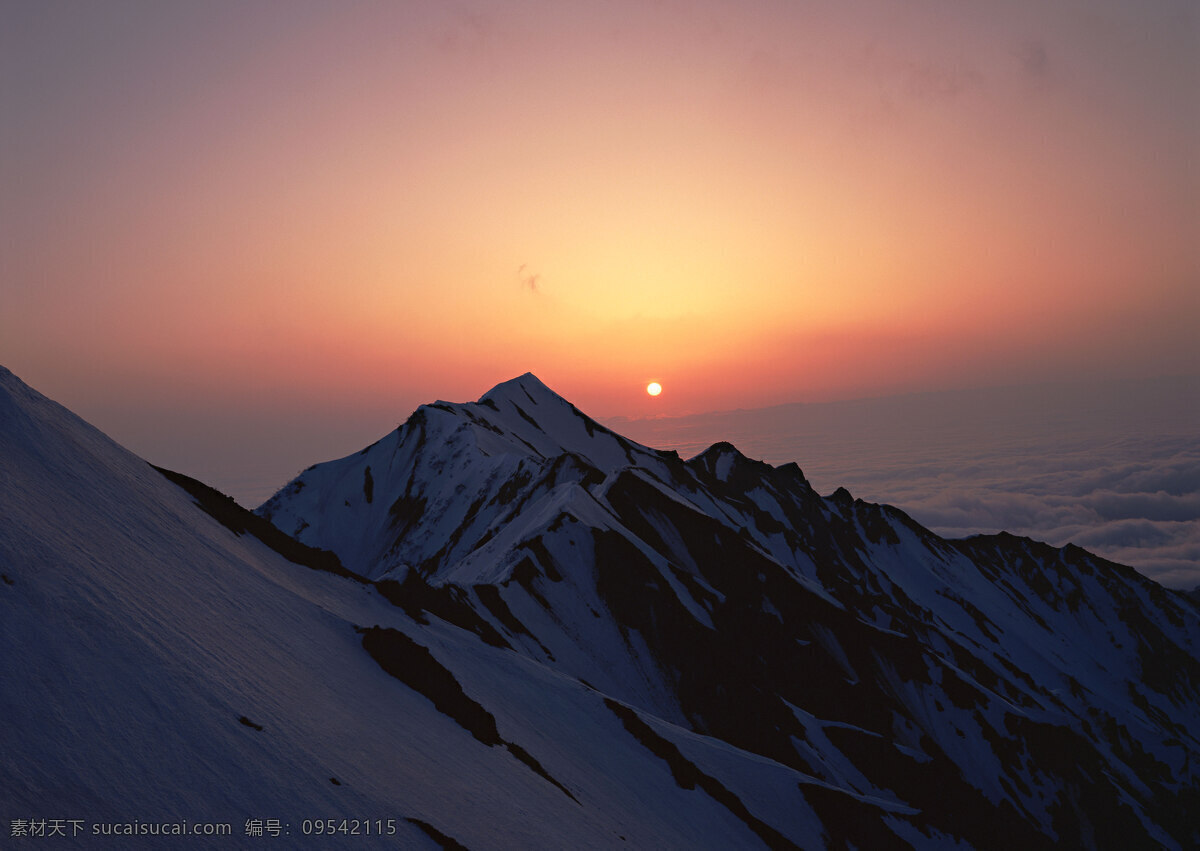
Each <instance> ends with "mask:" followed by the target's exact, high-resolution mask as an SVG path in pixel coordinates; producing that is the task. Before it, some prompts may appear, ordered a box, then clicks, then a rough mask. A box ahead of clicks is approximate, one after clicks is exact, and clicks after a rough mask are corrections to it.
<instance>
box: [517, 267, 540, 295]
mask: <svg viewBox="0 0 1200 851" xmlns="http://www.w3.org/2000/svg"><path fill="white" fill-rule="evenodd" d="M541 279H542V276H541V274H540V273H539V274H534V273H533V272H530V271H529V267H528V266H527V265H526V264H525V263H522V264H521V265H520V266H518V267H517V280H518V281H520V282H521V287H522V289H526V290H528V291H529V292H531V293H533V294H534V295H540V294H541V292H542V291H541V289H540V288H539V286H538V283H539V282H540V281H541Z"/></svg>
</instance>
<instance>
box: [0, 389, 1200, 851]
mask: <svg viewBox="0 0 1200 851" xmlns="http://www.w3.org/2000/svg"><path fill="white" fill-rule="evenodd" d="M531 379H532V380H536V379H535V378H534V377H533V376H531V375H526V376H520V377H519V378H518V379H514V381H513V382H506V383H505V384H504V385H499V386H498V388H496V389H495V390H494V391H489V393H488V394H484V396H483V397H481V399H480V401H478V402H475V403H463V404H459V403H448V402H436V403H433V404H431V405H427V406H422V408H419V409H418V410H417V411H416V412H414V414H413V416H412V417H410V418H409V420H408V421H407V422H406V423H405V424H404V425H402V426H401V427H400V428H399V429H397V430H395V431H393V432H391V433H389V434H388V435H385V436H384V437H383V438H382V439H381V440H379V441H377V442H376V443H374V444H372V445H370V446H368V447H366V448H364V449H363V450H362V451H360V452H358V453H355V454H354V455H350V456H347V457H345V458H342V459H337V460H335V461H330V462H325V463H323V464H318V465H314V467H311V468H309V469H308V470H306V471H305V472H304V473H302V474H301V476H299V477H298V478H297V479H296V480H295V481H293V482H292V483H289V485H287V486H285V488H283V489H282V490H281V491H280V492H279V493H278V494H276V496H275V497H273V498H272V499H271V500H269V501H268V502H267V503H265V504H264V506H262V507H261V508H260V509H259V520H257V521H255V520H251V519H250V517H248V516H247V514H246V512H245V511H244V509H241V508H240V507H239V506H236V504H234V503H232V501H230V500H227V498H226V499H224V500H223V499H222V498H221V495H220V494H219V493H217V492H215V491H212V489H210V488H207V487H206V486H204V485H202V484H201V483H197V482H195V481H194V480H189V479H187V478H186V477H180V476H178V474H171V473H169V471H159V472H155V470H154V469H152V468H151V467H150V465H148V464H146V463H145V462H144V461H142V460H141V459H138V458H137V457H136V456H133V455H132V454H131V453H128V452H126V451H125V450H123V449H121V448H120V447H119V446H117V445H116V444H115V443H113V442H112V441H109V440H108V439H107V438H105V437H104V436H103V435H102V434H100V433H99V432H97V431H95V430H94V429H92V428H91V427H90V426H87V425H86V424H85V423H83V421H82V420H78V418H76V417H74V416H73V415H70V414H69V412H66V410H65V409H63V408H61V407H60V406H56V405H54V404H53V403H48V401H49V400H45V399H44V397H41V396H40V395H39V394H37V393H36V391H33V390H31V389H29V388H27V387H25V386H24V385H23V384H20V383H19V380H18V379H16V378H15V376H11V373H7V374H6V373H3V372H0V460H2V461H3V466H2V467H0V471H3V473H4V475H2V476H0V506H3V508H4V516H5V517H6V522H5V523H4V524H2V525H0V561H2V562H3V564H4V565H5V569H4V571H3V573H4V577H5V584H4V585H3V586H0V635H2V636H3V639H4V646H5V647H6V648H9V650H10V652H9V653H7V654H4V656H5V658H4V659H3V660H2V661H0V666H2V670H0V673H2V674H3V681H4V682H6V683H10V684H19V686H18V687H17V688H12V687H9V688H6V689H5V690H3V693H2V694H0V703H3V705H2V706H0V710H2V711H3V712H4V713H5V717H6V718H8V719H10V720H9V725H8V727H7V728H6V730H5V731H4V732H3V733H0V745H3V752H4V753H6V754H7V755H8V762H7V763H6V765H7V766H8V768H9V770H10V772H11V774H10V776H11V777H13V782H12V783H9V784H6V791H4V792H3V793H2V794H0V803H3V804H4V805H5V809H6V811H17V812H29V813H30V814H31V815H32V814H35V813H36V808H37V806H38V803H37V802H38V801H41V800H50V801H53V802H55V803H56V804H57V805H58V806H59V807H60V808H68V809H69V808H72V807H74V808H77V810H78V811H79V812H83V811H84V810H85V809H86V810H87V813H88V814H92V813H101V812H120V810H121V808H122V805H123V806H124V807H126V808H129V807H130V806H133V804H131V803H130V802H133V801H141V806H143V807H145V808H146V816H145V818H146V820H149V818H153V817H160V816H164V815H174V816H178V817H185V814H187V813H188V812H189V809H188V808H189V807H192V809H191V811H190V812H191V815H190V818H192V819H193V820H195V819H197V817H198V816H197V812H198V810H200V809H203V810H204V811H205V812H207V813H210V814H219V813H221V812H225V813H231V812H232V813H239V814H241V815H244V816H246V817H247V818H248V817H250V816H251V815H252V814H254V813H258V814H259V815H260V816H261V815H264V814H266V813H269V812H277V813H283V814H290V815H291V816H292V817H297V818H298V815H299V814H300V813H302V812H308V813H310V814H311V813H313V812H316V811H318V810H322V809H323V810H328V811H340V812H347V807H350V808H352V809H357V811H358V812H384V811H387V812H392V813H396V815H397V817H398V819H399V821H400V822H401V823H400V824H399V826H398V827H397V831H398V834H397V835H398V836H400V837H401V840H400V841H402V842H404V843H406V844H408V845H411V846H412V847H426V846H423V845H422V843H426V844H427V843H430V842H436V841H438V840H436V836H441V837H444V838H446V839H449V840H451V841H455V842H459V843H462V844H464V845H466V846H468V847H495V846H504V847H514V846H516V845H521V846H523V847H567V846H570V847H618V846H624V845H625V844H626V841H628V842H631V843H633V844H635V845H636V846H639V847H667V846H671V847H680V846H688V847H730V846H739V847H740V846H753V845H755V844H763V845H766V846H769V847H804V848H816V847H848V846H849V845H851V844H853V845H855V846H856V847H867V846H871V847H881V846H883V847H908V846H912V847H919V848H924V847H962V846H963V845H966V846H970V847H979V848H1009V847H1012V846H1013V845H1014V844H1018V843H1019V844H1020V845H1021V846H1022V847H1033V848H1037V847H1047V848H1049V847H1055V846H1057V845H1062V844H1071V845H1076V846H1079V847H1102V848H1104V847H1112V848H1118V847H1120V848H1127V847H1179V848H1182V847H1188V846H1190V845H1193V844H1195V843H1196V842H1197V841H1200V825H1198V824H1197V822H1196V817H1195V814H1196V813H1197V812H1200V785H1198V784H1197V780H1196V777H1195V775H1194V769H1193V768H1192V764H1193V763H1192V757H1194V756H1196V755H1197V754H1200V741H1198V740H1197V734H1196V733H1195V732H1194V731H1196V730H1200V708H1198V707H1200V693H1198V689H1200V652H1198V650H1200V608H1198V607H1197V605H1196V604H1195V603H1194V602H1192V601H1191V600H1189V599H1188V598H1186V597H1185V596H1184V595H1181V594H1175V593H1172V592H1169V591H1167V590H1165V589H1163V588H1161V587H1160V586H1157V585H1155V584H1154V583H1153V582H1151V581H1149V580H1147V579H1145V578H1144V577H1141V576H1140V575H1139V574H1137V573H1136V572H1135V571H1132V570H1131V569H1129V568H1124V567H1121V566H1119V565H1112V564H1111V563H1108V562H1105V561H1104V560H1103V559H1099V558H1097V557H1095V556H1093V555H1091V554H1090V553H1087V552H1085V551H1083V550H1080V549H1078V548H1072V547H1066V548H1062V549H1057V548H1054V547H1050V546H1048V545H1044V544H1039V543H1037V542H1035V541H1030V540H1029V539H1022V538H1017V537H1015V536H1008V535H1003V534H1001V535H994V536H979V537H976V538H970V539H965V540H962V541H946V540H943V539H941V538H938V537H937V536H936V535H934V534H933V533H932V532H929V531H928V530H926V529H924V528H923V527H921V526H920V525H919V524H917V523H916V522H914V521H913V520H912V519H911V518H909V517H908V516H907V515H905V514H904V513H903V512H902V511H899V510H898V509H895V508H891V507H889V506H878V505H873V504H871V503H867V502H863V501H862V500H857V499H855V498H854V497H853V496H851V495H850V494H849V492H847V491H845V490H844V489H839V490H837V491H835V492H834V493H833V494H831V495H829V496H828V497H822V496H820V495H818V494H817V493H816V492H815V491H813V489H812V488H811V486H809V484H808V482H807V481H806V480H805V479H804V476H803V473H802V472H801V470H800V467H799V466H798V465H796V464H794V463H793V464H784V465H780V466H779V467H773V466H771V465H768V464H764V463H763V462H760V461H755V460H753V459H750V458H747V457H746V456H744V455H742V454H741V453H740V452H738V451H737V450H736V449H735V448H734V447H733V446H732V445H730V444H723V443H717V444H714V445H713V446H711V447H709V449H707V450H705V451H704V452H702V453H700V454H699V455H697V456H695V457H693V458H691V459H687V460H684V459H681V458H680V457H679V456H678V455H677V454H675V453H665V452H659V451H657V450H653V449H649V448H647V447H644V446H641V445H639V444H636V443H635V442H633V441H629V440H627V439H625V438H623V437H621V436H620V435H617V434H616V433H615V432H611V431H609V430H608V429H603V427H600V428H597V427H595V425H594V421H591V420H590V418H588V417H587V416H586V415H585V414H583V413H582V412H580V411H578V410H577V409H575V408H574V406H573V405H571V404H570V403H569V402H567V401H566V400H565V399H563V398H562V397H560V396H558V395H557V394H554V393H553V391H551V390H550V389H549V388H546V387H545V385H542V384H541V382H537V385H534V384H532V383H531ZM589 422H591V423H593V426H592V427H590V428H589ZM160 473H161V475H160ZM267 517H270V518H271V519H272V520H273V521H274V522H275V523H277V524H278V525H279V527H280V528H281V529H282V532H283V533H287V534H288V535H290V534H291V533H295V536H296V538H297V539H298V543H296V544H295V545H294V546H293V544H290V543H287V542H288V541H291V540H292V538H290V537H274V535H275V533H272V532H271V531H270V527H267V526H264V525H262V523H264V522H265V518H267ZM272 538H273V539H274V545H272V544H271V541H270V540H267V539H272ZM293 556H294V558H293ZM306 562H311V563H306ZM311 567H317V568H318V569H317V570H311V569H309V568H311ZM324 568H328V569H324ZM26 668H28V669H29V670H39V671H56V672H58V676H57V677H48V676H41V677H34V678H32V679H31V678H29V677H28V676H27V675H26ZM139 672H140V673H139ZM139 677H140V679H139ZM118 719H119V720H118ZM489 719H490V720H489ZM159 747H162V748H167V749H169V750H170V751H171V752H172V753H177V754H182V755H184V756H183V758H181V759H180V760H176V761H174V762H170V763H167V764H164V763H163V762H162V760H161V759H160V758H159V757H158V748H159ZM122 748H124V749H125V750H124V751H122ZM67 754H71V756H70V757H69V758H68V756H67ZM189 760H190V763H189ZM188 764H196V765H201V766H204V768H203V769H202V770H200V771H198V772H197V773H195V774H192V775H189V773H188V772H187V771H186V770H185V766H186V765H188ZM55 789H59V790H67V791H59V792H57V793H56V792H54V791H53V790H55ZM152 790H153V791H152ZM564 793H565V794H564ZM122 802H125V803H124V804H122ZM189 802H190V803H189ZM298 825H299V821H298V820H297V821H296V822H295V824H293V828H294V829H296V828H297V827H298ZM426 828H428V830H427V829H426ZM431 831H432V832H431ZM431 837H434V838H433V839H431ZM293 838H294V839H295V840H296V841H302V840H303V836H297V835H295V834H293ZM93 844H96V847H110V846H108V845H105V844H103V843H102V842H100V841H99V840H97V841H96V842H95V843H93ZM368 844H370V843H369V842H368ZM378 844H380V845H383V844H384V842H383V841H380V842H379V843H378ZM114 847H115V846H114ZM151 847H154V846H151ZM161 847H170V846H169V845H167V844H163V845H162V846H161Z"/></svg>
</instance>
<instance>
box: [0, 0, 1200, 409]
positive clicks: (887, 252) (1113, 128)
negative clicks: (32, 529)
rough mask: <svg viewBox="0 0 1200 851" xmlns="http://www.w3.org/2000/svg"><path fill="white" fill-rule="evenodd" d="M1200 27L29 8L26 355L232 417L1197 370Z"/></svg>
mask: <svg viewBox="0 0 1200 851" xmlns="http://www.w3.org/2000/svg"><path fill="white" fill-rule="evenodd" d="M1131 34H1136V37H1134V36H1132V35H1131ZM1198 40H1200V18H1198V16H1197V15H1196V14H1195V9H1194V8H1193V4H1191V3H1190V2H1188V0H1162V2H1157V3H1154V4H1149V5H1148V4H1144V3H1138V2H1136V0H1064V2H1063V3H1059V4H1055V5H1053V6H1050V7H1048V6H1046V5H1045V4H1043V3H1039V2H1036V0H1017V2H1013V3H1007V4H1004V6H1003V7H1000V6H996V7H992V6H989V5H974V6H969V7H967V6H964V7H955V8H953V9H946V8H941V7H938V6H933V5H929V4H923V3H915V4H914V3H909V4H899V5H897V4H895V3H892V2H890V0H863V2H861V3H855V4H844V3H815V4H799V5H797V4H777V3H770V2H767V0H750V2H745V3H738V4H729V3H725V2H719V0H697V2H695V3H688V4H669V3H668V4H644V3H637V2H630V0H616V1H615V2H612V3H606V4H571V3H566V4H562V3H544V2H541V0H520V1H519V2H512V3H497V2H494V0H466V2H464V3H460V4H454V5H452V6H447V5H445V4H436V3H419V2H397V3H388V4H365V5H364V4H359V5H355V6H354V7H353V8H352V9H347V8H346V7H345V6H344V4H340V3H334V2H330V0H295V2H292V3H289V4H288V7H287V14H286V15H282V14H280V13H279V10H278V9H277V8H276V7H275V5H274V4H270V3H249V4H247V3H234V2H229V0H204V2H199V0H184V1H183V2H175V3H170V4H147V3H142V2H138V1H137V0H113V2H109V3H103V4H74V5H67V6H62V5H58V4H45V3H36V2H28V0H16V2H10V3H5V4H3V6H0V112H2V113H3V114H4V116H5V119H6V120H5V127H6V132H5V134H4V136H3V138H2V139H0V154H2V155H0V182H2V183H3V185H4V186H5V191H4V192H3V193H0V230H3V232H4V233H5V234H6V236H7V237H8V239H7V241H6V243H5V245H4V247H3V249H2V251H3V274H2V275H0V303H2V304H3V305H4V310H3V311H2V312H0V362H4V363H8V364H10V366H11V368H13V369H14V370H16V371H17V372H18V373H19V374H22V375H26V376H28V377H29V379H30V380H31V382H32V383H34V384H36V385H37V386H39V387H44V388H47V389H48V390H49V391H50V392H52V393H53V394H54V395H55V396H56V397H59V398H64V399H69V400H71V402H72V404H73V405H75V406H76V407H78V408H82V409H85V410H88V411H89V412H92V413H93V416H95V415H99V416H101V417H105V418H110V419H113V420H116V419H118V418H119V417H118V415H117V414H116V413H115V412H116V411H125V412H130V413H133V412H140V415H141V416H143V417H145V416H149V415H151V413H152V412H154V411H161V410H164V409H171V410H176V411H186V412H187V413H188V416H189V417H190V419H191V420H193V421H194V423H195V425H196V427H197V428H200V429H207V430H208V431H212V432H224V431H229V430H231V429H232V430H233V431H234V432H236V431H237V429H236V428H234V427H233V425H232V422H233V420H234V419H235V418H237V417H240V418H241V419H242V420H244V421H251V422H258V423H265V422H266V421H267V420H270V419H271V418H273V417H275V418H286V417H290V416H300V415H303V414H304V413H305V412H307V411H311V410H314V409H322V408H325V407H332V408H338V409H341V410H347V411H349V410H353V411H357V412H358V413H359V415H367V412H371V413H370V415H371V416H374V417H375V418H376V421H377V422H378V421H382V420H383V419H384V418H385V417H392V416H395V415H396V414H395V412H397V411H399V410H400V409H402V408H405V407H408V408H410V409H411V408H412V407H415V406H416V405H418V404H420V403H422V402H425V401H427V400H429V399H430V398H434V397H436V396H438V395H442V396H448V397H450V398H474V394H477V393H478V388H479V387H481V386H483V387H486V386H491V385H492V384H495V383H497V382H499V381H502V380H504V379H505V378H506V377H509V376H512V375H518V374H520V373H521V372H523V371H525V370H532V371H533V372H535V373H536V374H538V375H539V376H541V378H542V380H544V381H546V382H547V383H548V384H550V385H551V386H554V387H556V388H559V389H560V392H563V393H565V394H566V395H568V396H570V397H571V398H572V400H573V401H575V403H576V404H578V405H580V406H581V407H584V408H586V409H588V410H591V411H595V412H597V414H598V415H601V416H615V415H623V416H630V417H638V416H646V415H651V414H654V413H665V414H682V413H684V412H691V413H695V412H703V411H717V410H726V409H734V408H745V409H756V408H760V407H764V406H769V405H773V404H783V403H788V402H792V401H796V400H801V399H803V400H813V401H827V400H830V399H835V398H836V399H849V398H869V397H878V396H881V395H895V394H902V393H908V392H921V391H923V390H936V389H938V388H946V387H967V386H997V385H1025V384H1029V383H1034V382H1040V381H1047V380H1049V381H1060V380H1062V381H1086V380H1093V379H1097V378H1102V377H1105V376H1113V377H1138V376H1146V375H1153V374H1161V373H1165V372H1184V373H1189V374H1190V373H1195V372H1200V341H1198V340H1197V338H1196V334H1195V329H1196V328H1197V327H1200V286H1197V283H1198V282H1200V249H1198V248H1197V244H1196V239H1195V234H1196V233H1197V232H1200V203H1198V200H1200V173H1198V172H1197V171H1196V169H1195V168H1193V167H1192V160H1193V155H1194V152H1195V151H1196V150H1197V149H1200V102H1198V101H1197V99H1196V97H1195V92H1196V91H1197V90H1200V64H1198V63H1197V62H1196V60H1195V56H1196V51H1195V47H1196V44H1197V43H1198ZM651 381H656V382H659V383H660V384H661V385H662V386H663V388H664V392H663V393H662V394H661V395H660V396H658V397H657V398H651V397H650V396H648V395H647V394H646V393H645V392H644V388H645V387H646V385H647V384H648V383H649V382H651ZM210 412H220V413H219V414H214V415H213V416H214V418H213V419H211V420H210V419H209V416H210Z"/></svg>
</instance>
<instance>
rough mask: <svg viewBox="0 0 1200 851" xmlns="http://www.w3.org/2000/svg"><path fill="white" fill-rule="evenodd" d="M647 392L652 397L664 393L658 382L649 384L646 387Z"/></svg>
mask: <svg viewBox="0 0 1200 851" xmlns="http://www.w3.org/2000/svg"><path fill="white" fill-rule="evenodd" d="M646 392H647V393H649V394H650V395H651V396H657V395H658V394H659V393H661V392H662V385H661V384H659V383H658V382H657V381H651V382H650V383H649V384H647V385H646Z"/></svg>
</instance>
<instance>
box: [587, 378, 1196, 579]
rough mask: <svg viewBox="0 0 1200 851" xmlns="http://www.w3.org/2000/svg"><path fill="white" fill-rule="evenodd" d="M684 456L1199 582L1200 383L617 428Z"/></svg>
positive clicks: (818, 408) (851, 405) (942, 524)
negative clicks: (762, 468) (722, 459)
mask: <svg viewBox="0 0 1200 851" xmlns="http://www.w3.org/2000/svg"><path fill="white" fill-rule="evenodd" d="M607 424H608V425H610V426H611V427H613V428H614V429H616V430H617V431H620V432H622V433H623V434H626V435H628V436H629V437H631V438H633V439H634V440H637V441H639V442H641V443H645V444H648V445H651V446H655V447H658V448H664V449H677V450H678V451H679V453H680V454H681V455H683V456H684V457H690V456H692V455H694V454H696V453H698V452H701V451H702V450H703V449H705V448H706V447H707V446H709V445H710V444H712V443H714V442H716V441H718V440H728V441H730V442H731V443H733V444H734V445H736V446H737V447H738V448H739V449H740V450H741V451H742V452H744V453H745V454H746V455H749V456H751V457H753V458H759V459H762V460H764V461H767V462H769V463H772V464H781V463H784V462H787V461H795V462H797V463H798V464H799V465H800V467H801V468H802V469H803V470H804V473H805V475H806V476H807V477H808V480H809V481H810V482H811V483H812V485H813V487H815V488H816V489H817V490H818V491H819V492H821V493H824V494H828V493H830V492H832V491H833V490H835V489H836V488H838V487H846V488H848V489H849V490H850V492H851V493H853V494H854V495H855V496H856V497H861V498H862V499H865V500H867V501H870V502H883V503H889V504H891V505H895V506H898V507H899V508H901V509H903V510H904V511H906V512H907V513H908V514H910V515H911V516H912V517H913V518H914V519H916V520H917V521H918V522H919V523H921V524H922V525H924V526H926V527H928V528H930V529H932V530H933V531H934V532H936V533H938V534H939V535H942V536H944V537H951V538H956V537H964V536H967V535H973V534H978V533H992V532H998V531H1001V530H1004V531H1008V532H1011V533H1013V534H1016V535H1025V536H1028V537H1030V538H1034V539H1036V540H1040V541H1045V542H1047V543H1050V544H1053V545H1055V546H1062V545H1064V544H1067V543H1074V544H1076V545H1078V546H1081V547H1083V548H1085V549H1087V550H1090V551H1091V552H1093V553H1096V554H1097V555H1100V556H1103V557H1104V558H1107V559H1110V560H1112V561H1115V562H1119V563H1121V564H1127V565H1129V566H1131V567H1134V568H1136V569H1137V570H1139V571H1141V572H1142V573H1143V574H1145V575H1147V576H1149V577H1151V578H1152V579H1155V580H1156V581H1158V582H1160V583H1162V584H1163V585H1166V586H1168V587H1172V588H1193V587H1197V586H1200V377H1185V378H1167V379H1155V380H1148V381H1138V382H1131V381H1125V382H1108V383H1103V384H1092V385H1086V386H1085V385H1071V386H1066V385H1054V386H1040V387H1033V388H1029V387H1026V388H1004V389H988V390H969V391H953V392H942V393H930V394H919V395H910V396H900V397H890V398H882V399H867V400H856V401H852V402H831V403H823V404H793V405H782V406H779V407H774V408H766V409H760V410H748V411H729V412H723V413H715V414H698V415H694V416H688V417H675V418H658V419H645V420H624V421H611V422H609V423H607Z"/></svg>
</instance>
